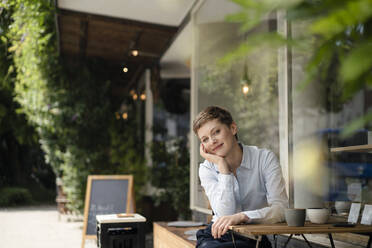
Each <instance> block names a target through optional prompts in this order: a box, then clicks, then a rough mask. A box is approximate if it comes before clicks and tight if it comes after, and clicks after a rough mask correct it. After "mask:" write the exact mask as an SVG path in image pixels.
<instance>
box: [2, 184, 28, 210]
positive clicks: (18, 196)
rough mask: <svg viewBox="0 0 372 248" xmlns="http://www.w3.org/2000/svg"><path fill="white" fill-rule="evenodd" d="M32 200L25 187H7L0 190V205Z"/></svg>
mask: <svg viewBox="0 0 372 248" xmlns="http://www.w3.org/2000/svg"><path fill="white" fill-rule="evenodd" d="M31 202H32V197H31V193H30V192H29V191H28V190H27V189H25V188H17V187H8V188H3V189H1V190H0V206H2V207H3V206H16V205H25V204H29V203H31Z"/></svg>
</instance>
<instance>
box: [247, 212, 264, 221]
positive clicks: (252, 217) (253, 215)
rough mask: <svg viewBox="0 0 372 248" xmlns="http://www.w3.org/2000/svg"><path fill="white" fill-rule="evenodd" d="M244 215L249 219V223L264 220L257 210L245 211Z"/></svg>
mask: <svg viewBox="0 0 372 248" xmlns="http://www.w3.org/2000/svg"><path fill="white" fill-rule="evenodd" d="M244 214H245V215H246V216H247V217H248V218H249V221H248V223H251V222H253V221H255V220H257V219H261V218H262V216H261V214H260V213H259V212H258V211H257V210H252V211H245V212H244Z"/></svg>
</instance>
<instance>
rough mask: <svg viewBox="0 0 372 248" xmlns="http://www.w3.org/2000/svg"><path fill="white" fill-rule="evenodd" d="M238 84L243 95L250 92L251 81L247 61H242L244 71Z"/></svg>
mask: <svg viewBox="0 0 372 248" xmlns="http://www.w3.org/2000/svg"><path fill="white" fill-rule="evenodd" d="M240 85H241V89H242V92H243V94H244V95H245V96H248V95H250V94H252V81H251V79H250V78H249V75H248V66H247V62H245V63H244V72H243V76H242V79H241V81H240Z"/></svg>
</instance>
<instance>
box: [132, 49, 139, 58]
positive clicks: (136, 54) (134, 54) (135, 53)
mask: <svg viewBox="0 0 372 248" xmlns="http://www.w3.org/2000/svg"><path fill="white" fill-rule="evenodd" d="M138 55H139V51H138V50H137V49H133V50H132V56H134V57H136V56H138Z"/></svg>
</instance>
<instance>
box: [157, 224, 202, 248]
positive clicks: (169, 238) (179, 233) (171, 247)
mask: <svg viewBox="0 0 372 248" xmlns="http://www.w3.org/2000/svg"><path fill="white" fill-rule="evenodd" d="M153 226H154V248H175V247H185V248H194V247H195V246H196V241H192V240H188V239H187V235H185V231H188V230H193V229H202V228H205V227H203V226H200V227H170V226H168V225H167V223H166V222H154V224H153Z"/></svg>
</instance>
